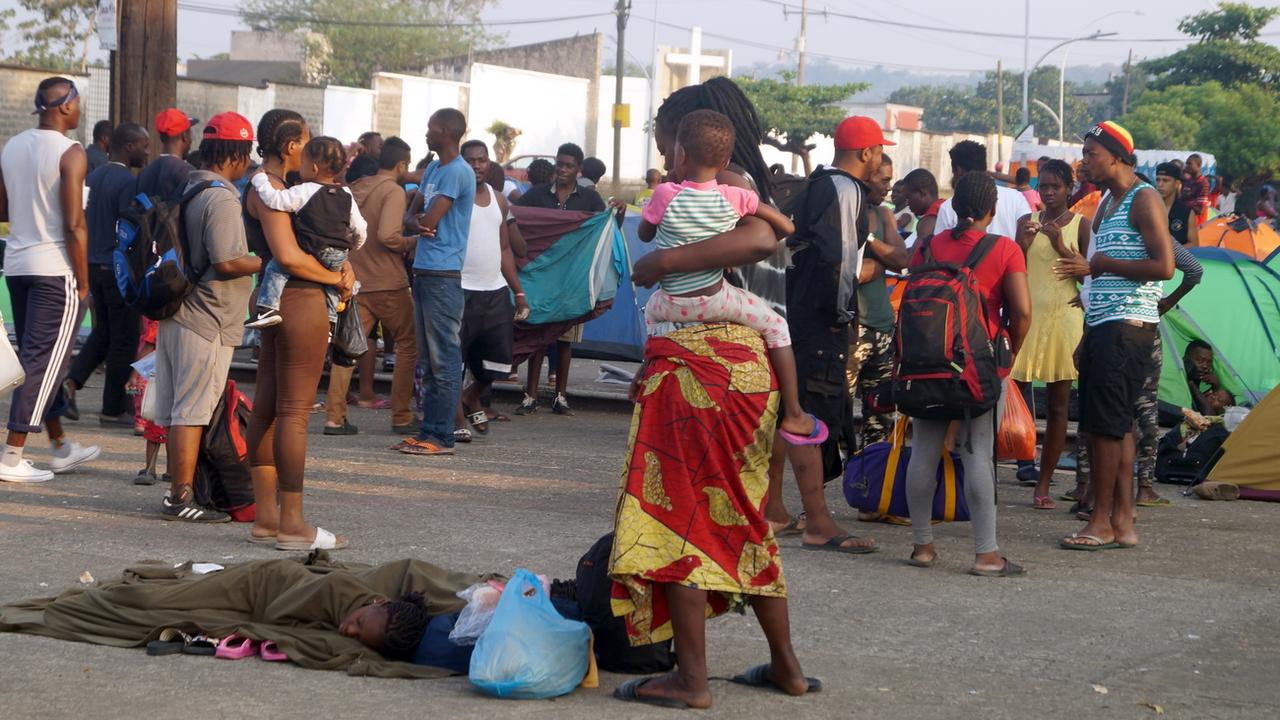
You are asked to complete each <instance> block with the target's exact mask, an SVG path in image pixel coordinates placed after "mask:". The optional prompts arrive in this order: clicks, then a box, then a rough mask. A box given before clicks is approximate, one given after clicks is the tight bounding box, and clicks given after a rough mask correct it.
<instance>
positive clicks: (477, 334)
mask: <svg viewBox="0 0 1280 720" xmlns="http://www.w3.org/2000/svg"><path fill="white" fill-rule="evenodd" d="M462 159H463V160H466V161H467V164H468V165H470V166H471V169H472V170H475V172H476V197H475V207H474V208H472V210H471V231H470V233H469V234H468V235H467V254H466V258H465V259H464V260H463V263H462V291H463V294H464V296H465V298H466V300H465V304H464V306H463V311H462V337H461V340H462V342H461V346H462V359H463V361H464V362H466V364H467V369H468V370H470V371H471V375H472V377H474V378H475V382H473V383H472V384H470V385H468V386H467V387H466V388H465V389H464V390H463V391H462V398H461V401H460V402H459V403H458V417H457V420H456V423H457V429H456V430H455V431H454V438H455V439H456V440H457V441H459V442H470V441H471V428H474V429H475V431H476V432H479V433H480V434H482V435H483V434H485V433H487V432H489V417H488V415H487V414H486V413H485V411H484V408H483V407H481V406H480V397H481V395H482V394H483V393H484V392H485V391H487V390H488V389H489V386H490V385H492V384H493V381H494V380H500V379H505V378H506V377H507V376H508V375H510V374H511V357H512V344H513V343H514V340H515V328H514V326H513V325H512V321H513V320H514V319H516V318H521V319H523V318H525V317H528V315H529V303H527V302H526V301H525V297H524V292H523V291H522V290H521V289H520V278H519V277H518V276H517V275H516V262H515V255H513V254H512V252H511V244H510V241H509V239H508V236H507V231H508V229H507V222H506V220H507V201H506V198H504V197H503V196H502V191H501V189H499V190H496V191H495V190H494V189H493V188H491V187H489V185H488V183H486V182H485V178H486V177H487V176H488V173H489V148H488V146H486V145H485V144H484V142H482V141H480V140H469V141H467V142H465V143H463V144H462ZM513 292H514V293H515V296H514V297H515V305H514V306H513V305H512V302H511V299H512V293H513ZM468 423H470V425H471V428H468V427H467V424H468Z"/></svg>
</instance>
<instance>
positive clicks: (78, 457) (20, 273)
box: [0, 77, 101, 483]
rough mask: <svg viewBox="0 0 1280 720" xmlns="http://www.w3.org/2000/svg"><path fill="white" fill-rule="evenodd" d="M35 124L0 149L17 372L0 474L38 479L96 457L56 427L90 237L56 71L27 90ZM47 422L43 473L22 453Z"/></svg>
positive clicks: (67, 106)
mask: <svg viewBox="0 0 1280 720" xmlns="http://www.w3.org/2000/svg"><path fill="white" fill-rule="evenodd" d="M33 114H35V115H39V116H40V120H39V124H38V126H37V127H36V128H34V129H31V130H26V131H24V132H21V133H19V134H18V135H16V136H14V137H13V138H12V139H10V140H9V142H8V143H7V144H5V146H4V151H3V152H2V153H0V221H5V220H7V221H8V222H9V238H8V241H7V243H6V245H5V250H4V274H5V282H6V283H7V284H8V286H9V297H10V300H11V302H12V304H13V315H12V317H13V322H14V326H15V328H16V329H17V335H18V359H19V361H20V362H21V364H22V369H23V371H24V372H25V373H26V379H25V380H24V381H23V383H22V385H21V386H19V387H18V389H17V390H15V391H14V393H13V397H12V398H11V399H10V403H9V424H8V429H9V436H8V438H7V439H6V441H5V447H4V451H3V453H0V480H3V481H6V482H26V483H30V482H44V481H46V480H50V479H52V478H53V475H54V473H64V472H70V471H71V470H74V469H75V468H77V467H79V466H81V465H83V464H85V463H87V462H89V461H91V460H93V459H94V458H96V457H98V454H99V453H100V452H101V451H100V450H99V448H97V447H81V446H80V445H78V444H76V443H73V442H70V441H68V440H67V438H66V435H65V433H63V430H62V421H61V418H62V415H63V411H64V410H65V408H66V400H65V398H64V396H63V394H62V381H63V380H64V379H65V378H66V376H67V367H68V364H69V363H70V360H71V349H72V347H74V345H75V339H76V335H77V333H78V331H79V328H80V321H81V319H82V317H83V311H82V309H81V306H82V304H83V303H84V299H85V296H86V295H88V293H89V280H88V277H89V262H88V244H89V234H88V229H87V226H86V224H85V219H84V203H83V202H82V194H83V189H84V178H85V173H86V172H87V170H88V160H87V158H86V157H85V152H84V148H83V147H81V146H80V144H79V143H78V142H76V141H75V140H72V139H71V138H69V137H67V136H66V133H67V132H68V131H71V130H74V129H76V127H77V126H78V125H79V124H80V96H79V92H78V91H77V90H76V86H75V83H73V82H71V81H70V80H68V79H67V78H64V77H51V78H47V79H45V80H44V81H42V82H41V83H40V86H39V89H37V90H36V97H35V113H33ZM45 426H47V427H48V430H49V441H50V443H51V444H52V445H53V458H52V459H51V461H50V466H51V469H52V472H50V471H49V470H42V469H39V468H36V467H35V466H34V465H33V464H32V462H31V461H30V460H24V459H23V457H22V453H23V449H24V448H25V446H26V444H27V435H28V434H29V433H33V432H40V430H41V429H42V428H43V427H45Z"/></svg>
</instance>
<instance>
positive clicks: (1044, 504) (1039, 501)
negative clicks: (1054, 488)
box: [1031, 495, 1058, 510]
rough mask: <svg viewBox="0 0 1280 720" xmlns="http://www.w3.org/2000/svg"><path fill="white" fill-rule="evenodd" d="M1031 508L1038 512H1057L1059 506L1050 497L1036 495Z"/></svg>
mask: <svg viewBox="0 0 1280 720" xmlns="http://www.w3.org/2000/svg"><path fill="white" fill-rule="evenodd" d="M1031 507H1032V508H1034V509H1036V510H1057V509H1058V504H1057V503H1055V502H1054V501H1053V498H1052V497H1050V496H1049V495H1035V496H1032V498H1031Z"/></svg>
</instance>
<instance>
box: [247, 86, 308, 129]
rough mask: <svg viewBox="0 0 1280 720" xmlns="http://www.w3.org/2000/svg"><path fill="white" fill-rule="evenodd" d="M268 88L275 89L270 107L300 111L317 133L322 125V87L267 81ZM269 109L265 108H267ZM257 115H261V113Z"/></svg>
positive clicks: (255, 120)
mask: <svg viewBox="0 0 1280 720" xmlns="http://www.w3.org/2000/svg"><path fill="white" fill-rule="evenodd" d="M268 88H270V89H272V90H274V91H275V97H274V98H273V102H274V105H272V107H279V108H288V109H290V110H296V111H298V112H300V113H302V117H304V118H306V119H307V124H308V125H310V126H311V132H312V133H313V134H315V133H319V132H320V128H322V127H324V88H322V87H319V86H317V85H285V84H280V83H269V84H268ZM270 109H271V108H267V110H270ZM263 112H266V111H265V110H264V111H263ZM246 116H247V117H250V118H253V121H254V122H255V123H256V122H257V121H258V120H257V118H256V117H254V116H252V115H247V114H246ZM258 117H261V114H259V115H258Z"/></svg>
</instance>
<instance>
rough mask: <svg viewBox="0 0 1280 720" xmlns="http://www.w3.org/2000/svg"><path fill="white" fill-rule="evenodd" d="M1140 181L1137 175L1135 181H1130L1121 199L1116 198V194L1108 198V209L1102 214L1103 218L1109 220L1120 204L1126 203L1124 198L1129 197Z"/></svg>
mask: <svg viewBox="0 0 1280 720" xmlns="http://www.w3.org/2000/svg"><path fill="white" fill-rule="evenodd" d="M1139 182H1141V180H1139V179H1138V178H1136V177H1135V178H1134V179H1133V182H1131V183H1129V187H1127V188H1125V191H1124V192H1123V193H1121V194H1120V199H1119V200H1116V199H1115V197H1114V196H1112V197H1108V198H1107V209H1106V212H1104V213H1103V214H1102V219H1103V220H1109V219H1111V216H1112V215H1115V214H1116V210H1118V209H1119V208H1120V206H1121V205H1122V204H1124V199H1125V198H1127V197H1129V193H1131V192H1133V189H1134V188H1136V187H1138V183H1139Z"/></svg>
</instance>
